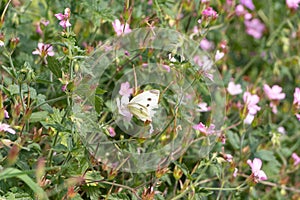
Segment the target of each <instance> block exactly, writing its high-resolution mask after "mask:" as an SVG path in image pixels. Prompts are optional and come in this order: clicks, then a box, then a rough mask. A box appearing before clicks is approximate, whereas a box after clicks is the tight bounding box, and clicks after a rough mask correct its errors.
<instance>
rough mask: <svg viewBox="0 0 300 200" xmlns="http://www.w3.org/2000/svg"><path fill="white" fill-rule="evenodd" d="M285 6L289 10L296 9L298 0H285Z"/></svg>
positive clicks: (299, 1)
mask: <svg viewBox="0 0 300 200" xmlns="http://www.w3.org/2000/svg"><path fill="white" fill-rule="evenodd" d="M285 3H286V5H287V7H288V8H289V9H291V10H297V9H298V7H299V3H300V0H286V1H285Z"/></svg>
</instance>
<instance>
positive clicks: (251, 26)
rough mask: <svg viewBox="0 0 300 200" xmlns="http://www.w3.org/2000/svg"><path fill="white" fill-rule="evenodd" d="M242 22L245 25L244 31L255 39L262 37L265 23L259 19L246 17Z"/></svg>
mask: <svg viewBox="0 0 300 200" xmlns="http://www.w3.org/2000/svg"><path fill="white" fill-rule="evenodd" d="M244 24H245V26H246V33H247V34H248V35H251V36H252V37H254V38H255V39H260V38H261V37H262V35H263V32H264V30H265V25H264V24H263V23H262V22H261V21H260V20H259V19H257V18H254V19H252V20H250V19H247V20H245V21H244Z"/></svg>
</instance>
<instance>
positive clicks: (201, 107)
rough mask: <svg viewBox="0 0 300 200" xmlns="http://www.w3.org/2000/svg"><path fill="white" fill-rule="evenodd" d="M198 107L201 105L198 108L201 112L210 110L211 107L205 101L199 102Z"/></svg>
mask: <svg viewBox="0 0 300 200" xmlns="http://www.w3.org/2000/svg"><path fill="white" fill-rule="evenodd" d="M198 107H199V109H198V111H199V112H208V111H210V107H209V106H207V103H205V102H201V103H199V104H198Z"/></svg>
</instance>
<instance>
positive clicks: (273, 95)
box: [264, 84, 285, 100]
mask: <svg viewBox="0 0 300 200" xmlns="http://www.w3.org/2000/svg"><path fill="white" fill-rule="evenodd" d="M264 92H265V94H266V95H267V97H268V98H269V99H270V100H282V99H284V98H285V94H284V93H281V92H282V88H281V87H280V86H278V85H273V86H272V88H270V86H268V85H267V84H265V85H264Z"/></svg>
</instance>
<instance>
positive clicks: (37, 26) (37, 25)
mask: <svg viewBox="0 0 300 200" xmlns="http://www.w3.org/2000/svg"><path fill="white" fill-rule="evenodd" d="M49 23H50V22H49V20H45V19H41V20H40V21H39V22H37V23H36V29H35V31H36V32H37V33H38V34H39V35H43V31H42V29H41V24H42V25H43V26H48V25H49Z"/></svg>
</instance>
